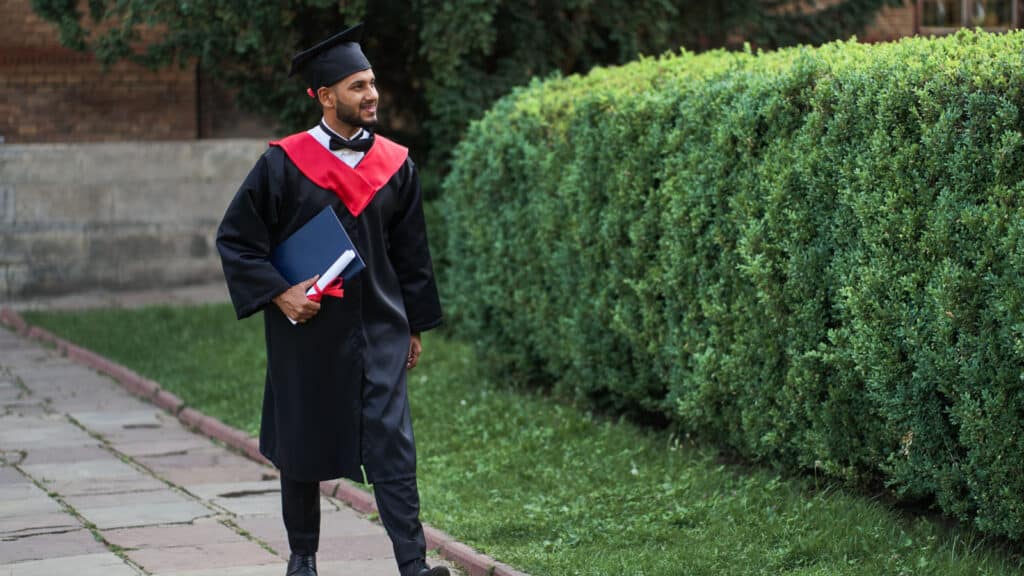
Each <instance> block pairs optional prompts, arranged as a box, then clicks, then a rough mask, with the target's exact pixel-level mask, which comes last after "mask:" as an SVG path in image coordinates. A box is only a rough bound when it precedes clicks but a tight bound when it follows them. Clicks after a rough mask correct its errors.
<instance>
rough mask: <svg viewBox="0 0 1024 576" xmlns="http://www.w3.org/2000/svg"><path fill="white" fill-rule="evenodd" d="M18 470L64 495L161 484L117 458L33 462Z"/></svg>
mask: <svg viewBox="0 0 1024 576" xmlns="http://www.w3.org/2000/svg"><path fill="white" fill-rule="evenodd" d="M22 470H24V471H25V473H27V474H28V475H30V476H32V477H33V478H35V479H36V480H38V481H39V482H41V483H42V484H43V485H44V486H45V487H46V489H47V490H51V491H54V492H57V493H58V494H61V495H65V496H74V495H76V494H115V493H118V492H141V491H145V490H158V489H161V488H163V487H164V486H165V484H164V483H163V482H160V481H159V480H157V479H156V478H153V477H152V476H149V475H146V474H143V473H142V472H139V471H138V470H136V469H135V468H133V467H131V466H129V465H128V464H125V463H124V462H121V461H120V460H91V461H88V462H71V463H65V464H35V465H32V466H24V467H22Z"/></svg>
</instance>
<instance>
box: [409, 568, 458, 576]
mask: <svg viewBox="0 0 1024 576" xmlns="http://www.w3.org/2000/svg"><path fill="white" fill-rule="evenodd" d="M416 576H451V572H449V571H448V569H447V568H445V567H444V566H434V567H433V568H424V569H423V570H422V571H420V573H419V574H417V575H416Z"/></svg>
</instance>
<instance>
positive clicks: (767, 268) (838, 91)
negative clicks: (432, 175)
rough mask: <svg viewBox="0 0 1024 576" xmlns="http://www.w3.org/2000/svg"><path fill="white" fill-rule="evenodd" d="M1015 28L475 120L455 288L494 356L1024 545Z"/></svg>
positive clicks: (1022, 187) (455, 176) (639, 80)
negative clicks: (926, 501)
mask: <svg viewBox="0 0 1024 576" xmlns="http://www.w3.org/2000/svg"><path fill="white" fill-rule="evenodd" d="M1022 71H1024V35H1022V34H1020V33H1012V34H1005V35H992V34H986V33H981V32H967V31H964V32H961V33H958V34H956V35H955V36H952V37H946V38H942V39H908V40H904V41H901V42H899V43H895V44H886V45H874V46H868V45H862V44H857V43H855V42H847V43H834V44H829V45H826V46H823V47H821V48H817V49H811V48H794V49H788V50H783V51H779V52H773V53H760V54H751V53H727V52H713V53H708V54H704V55H700V56H695V55H692V54H689V53H683V54H680V55H674V56H665V57H662V58H658V59H645V60H641V61H639V62H636V63H634V64H630V65H627V66H623V67H620V68H610V69H599V70H595V71H593V72H592V73H590V74H589V75H587V76H583V77H580V76H572V77H568V78H553V79H549V80H546V81H535V82H534V83H532V84H531V85H530V86H528V87H526V88H523V89H520V90H518V91H516V92H515V93H513V94H512V95H510V96H509V97H506V98H504V99H502V100H501V101H499V102H498V103H497V104H496V105H495V106H494V108H493V109H492V110H491V111H490V112H489V113H488V114H487V115H486V116H485V117H484V118H483V119H481V120H480V121H478V122H475V123H474V124H473V125H472V127H471V129H470V131H469V134H468V136H467V138H466V139H465V141H464V142H463V143H462V144H461V145H460V146H459V147H458V149H457V151H456V161H455V163H454V167H453V170H452V172H451V174H450V175H449V177H448V178H447V180H446V181H445V188H446V191H445V194H444V195H443V198H442V200H441V202H442V203H443V205H442V206H441V207H440V212H441V214H442V215H443V220H444V227H445V249H444V250H443V253H444V255H443V259H444V262H445V263H446V267H445V274H444V276H445V283H446V286H445V290H444V294H445V296H446V299H447V307H448V312H449V314H450V316H452V318H453V320H454V323H455V325H456V327H457V329H458V330H459V331H460V332H461V333H462V334H464V335H467V336H469V337H471V338H472V339H473V340H474V341H475V342H476V343H477V345H478V346H479V347H480V349H481V350H483V351H486V352H488V353H490V354H491V355H492V356H493V357H494V358H495V359H496V360H498V361H499V362H500V365H501V366H502V367H503V368H504V369H508V370H515V371H518V372H519V373H521V374H523V375H526V376H527V377H528V378H530V379H531V380H534V381H536V382H541V383H545V384H550V385H553V386H554V387H555V389H556V391H557V392H559V393H561V394H568V395H572V396H574V397H576V398H577V399H578V400H580V401H583V402H588V403H591V404H592V405H594V406H596V407H599V408H602V409H605V410H612V411H618V412H622V413H627V414H633V415H641V416H651V415H657V416H659V417H661V418H666V419H668V420H670V421H671V422H672V423H673V425H674V426H676V427H677V428H678V429H679V430H680V431H681V432H682V433H686V434H690V435H699V436H701V437H704V438H707V439H710V440H712V441H715V442H718V443H720V444H721V445H722V446H725V447H728V448H729V449H731V450H733V451H736V452H738V453H739V454H742V455H743V456H745V457H748V458H752V459H756V460H761V461H770V462H775V463H778V464H780V465H782V466H785V467H787V468H790V469H815V470H819V471H822V472H825V473H828V474H831V475H833V476H836V477H839V478H844V479H847V480H849V481H851V482H854V483H874V482H878V481H882V482H884V483H885V485H887V486H889V487H890V489H891V490H892V492H893V493H894V494H896V495H897V496H899V497H902V498H907V499H921V498H934V499H935V502H936V503H937V504H938V505H939V506H940V507H941V508H942V509H943V510H944V511H946V512H947V513H949V514H951V515H953V516H955V517H957V518H959V519H962V520H968V519H970V520H972V521H973V522H974V523H975V524H976V525H977V526H978V527H979V528H981V529H983V530H986V531H989V532H991V533H994V534H1000V535H1005V536H1009V537H1011V538H1014V539H1020V538H1022V537H1024V315H1022V311H1024V278H1022V271H1024V219H1022V215H1024V208H1022V201H1021V198H1022V196H1021V193H1022V191H1024V184H1022V181H1024V136H1022V130H1024V118H1022V117H1021V107H1022V105H1024V95H1022V87H1024V72H1022Z"/></svg>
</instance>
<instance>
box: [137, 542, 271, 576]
mask: <svg viewBox="0 0 1024 576" xmlns="http://www.w3.org/2000/svg"><path fill="white" fill-rule="evenodd" d="M125 554H126V555H127V556H128V557H129V558H131V560H132V561H133V562H136V563H137V564H139V565H140V566H142V567H143V568H144V569H145V570H146V571H147V572H151V573H154V574H161V573H167V572H182V571H188V570H217V569H224V568H230V567H233V566H260V565H267V564H273V565H274V566H275V567H276V568H278V571H279V572H280V571H281V570H280V563H281V559H280V558H278V557H277V556H274V555H273V554H271V553H270V552H267V551H266V550H264V549H263V548H262V547H260V546H259V545H258V544H256V543H254V542H250V541H244V542H229V543H225V544H203V545H199V546H185V547H177V548H143V549H138V550H126V551H125Z"/></svg>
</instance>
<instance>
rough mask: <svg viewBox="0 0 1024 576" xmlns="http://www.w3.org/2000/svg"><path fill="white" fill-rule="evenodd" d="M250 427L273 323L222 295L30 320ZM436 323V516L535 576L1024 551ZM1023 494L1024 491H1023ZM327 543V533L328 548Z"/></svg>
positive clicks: (431, 359)
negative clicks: (621, 416)
mask: <svg viewBox="0 0 1024 576" xmlns="http://www.w3.org/2000/svg"><path fill="white" fill-rule="evenodd" d="M25 316H26V318H27V320H28V321H29V322H31V323H33V324H37V325H40V326H42V327H45V328H47V329H49V330H51V331H53V332H55V333H57V334H60V335H61V336H63V337H65V338H68V339H70V340H72V341H74V342H77V343H79V344H81V345H83V346H86V347H88V348H90V349H93V350H95V351H97V352H99V353H102V354H105V355H107V356H109V357H111V358H113V359H115V360H117V361H118V362H121V363H123V364H125V365H128V366H130V367H132V368H133V369H135V370H136V371H138V372H140V373H142V374H144V375H145V376H147V377H150V378H152V379H154V380H157V381H159V382H160V383H161V384H162V385H163V386H164V387H165V388H167V389H168V390H170V391H172V392H174V393H175V394H178V395H180V396H181V397H182V398H183V399H184V400H185V401H186V402H187V403H188V404H189V405H191V406H194V407H196V408H198V409H200V410H202V411H204V412H206V413H208V414H211V415H214V416H216V417H218V418H221V419H223V420H224V421H225V422H227V423H229V424H231V425H234V426H236V427H240V428H243V429H245V430H248V431H249V432H250V433H253V434H255V433H256V431H257V428H258V424H259V422H258V419H259V406H260V397H261V394H262V389H263V370H264V365H265V364H264V362H265V361H264V355H263V330H262V320H260V319H255V320H247V321H244V322H237V321H235V320H234V316H233V314H232V312H231V310H230V308H229V307H228V306H227V305H214V306H199V307H191V308H174V309H172V308H161V307H156V308H148V309H142V310H117V311H111V310H105V311H88V312H75V313H42V312H32V313H26V314H25ZM486 373H487V371H486V370H484V369H483V367H482V366H480V364H479V360H478V358H477V356H476V355H475V354H474V353H473V351H472V349H471V348H470V347H469V346H467V345H466V344H464V343H462V342H459V341H457V340H451V339H447V338H445V337H443V336H440V335H435V334H427V335H426V336H425V338H424V354H423V360H422V361H421V366H420V367H419V368H417V369H416V370H414V371H413V372H412V373H411V374H410V386H409V388H410V395H411V402H412V410H413V422H414V426H415V432H416V438H417V448H418V451H419V482H420V490H421V493H422V499H423V516H424V519H425V520H426V521H428V522H430V523H431V524H433V525H435V526H437V527H438V528H441V529H442V530H445V531H447V532H448V533H450V534H452V535H453V536H455V537H456V538H458V539H459V540H462V541H464V542H466V543H469V544H470V545H472V546H474V547H476V548H477V549H479V550H482V551H484V552H487V553H489V554H492V555H493V556H495V557H497V558H499V559H500V560H502V561H504V562H507V563H509V564H512V565H513V566H516V567H517V568H520V569H522V570H525V571H527V572H529V573H531V574H535V575H558V576H562V575H599V574H631V575H644V576H654V575H665V576H668V575H672V576H678V575H715V576H718V575H742V574H751V575H753V574H763V575H777V574H785V575H797V574H799V575H811V574H816V575H826V574H827V575H845V574H858V575H865V576H867V575H870V576H876V575H904V574H905V575H911V574H913V575H918V574H929V575H930V574H934V575H943V576H946V575H949V576H952V575H964V576H967V575H971V576H977V575H994V574H1005V575H1011V574H1015V575H1019V574H1021V573H1022V572H1024V556H1022V554H1021V551H1020V549H1019V548H1018V549H1017V550H1016V551H1014V550H1008V549H1007V547H1006V546H1003V545H997V544H993V543H991V542H987V541H986V540H985V539H984V538H983V537H981V536H979V534H978V533H976V532H974V531H972V530H969V529H963V528H945V527H942V526H940V525H939V524H937V523H935V522H933V521H931V520H928V519H925V518H921V517H913V516H906V515H901V514H900V513H898V512H896V511H892V510H890V509H888V508H887V507H886V506H884V505H882V504H880V503H878V502H876V501H873V500H872V499H870V498H867V497H864V496H861V495H856V494H849V493H847V492H846V491H844V490H842V489H839V488H836V487H835V486H832V485H827V484H821V483H818V482H816V481H815V480H814V479H807V478H796V479H793V478H785V477H780V476H779V475H778V474H777V473H774V472H772V471H769V470H765V469H757V468H754V469H750V468H740V467H736V466H731V465H725V464H722V463H721V462H720V461H719V459H717V457H716V453H715V451H714V450H712V449H709V448H705V447H700V446H690V445H679V444H678V443H676V442H674V441H672V440H671V439H670V438H668V437H667V436H666V435H663V434H660V433H654V432H650V431H645V430H643V429H640V428H637V427H636V426H633V425H631V424H629V423H624V422H609V421H606V420H603V419H599V418H596V417H593V416H591V415H589V414H587V413H585V412H582V411H579V410H577V409H574V408H571V407H567V406H565V405H562V404H560V403H558V402H554V401H552V400H550V399H548V398H545V397H543V396H541V395H538V394H531V393H524V392H523V391H521V390H516V389H514V388H513V386H512V385H511V384H512V383H510V382H505V381H495V380H493V379H490V378H488V377H487V376H485V374H486ZM1022 497H1024V495H1022ZM325 544H326V545H329V543H325Z"/></svg>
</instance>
